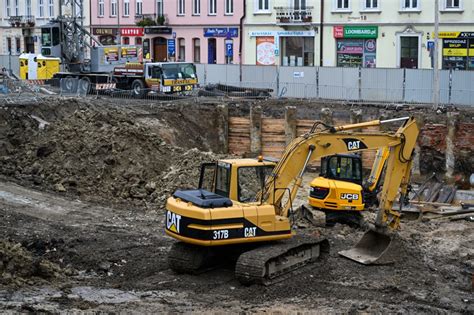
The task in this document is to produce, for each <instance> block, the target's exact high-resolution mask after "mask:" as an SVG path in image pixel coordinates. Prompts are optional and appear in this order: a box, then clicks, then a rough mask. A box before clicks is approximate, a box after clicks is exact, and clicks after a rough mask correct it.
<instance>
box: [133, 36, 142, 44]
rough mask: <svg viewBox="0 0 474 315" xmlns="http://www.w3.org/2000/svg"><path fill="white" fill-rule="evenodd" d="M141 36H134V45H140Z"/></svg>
mask: <svg viewBox="0 0 474 315" xmlns="http://www.w3.org/2000/svg"><path fill="white" fill-rule="evenodd" d="M142 42H143V41H142V38H141V37H135V45H141V44H142Z"/></svg>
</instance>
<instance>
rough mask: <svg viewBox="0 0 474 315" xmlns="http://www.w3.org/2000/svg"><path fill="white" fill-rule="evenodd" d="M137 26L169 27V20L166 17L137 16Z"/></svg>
mask: <svg viewBox="0 0 474 315" xmlns="http://www.w3.org/2000/svg"><path fill="white" fill-rule="evenodd" d="M135 24H136V25H137V26H141V27H147V26H164V25H168V18H167V16H166V15H156V14H137V15H135Z"/></svg>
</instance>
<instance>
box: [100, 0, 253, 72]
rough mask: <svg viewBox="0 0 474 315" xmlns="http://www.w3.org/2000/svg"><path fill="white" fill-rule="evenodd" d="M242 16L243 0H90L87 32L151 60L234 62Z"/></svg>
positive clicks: (238, 46) (237, 53) (106, 42)
mask: <svg viewBox="0 0 474 315" xmlns="http://www.w3.org/2000/svg"><path fill="white" fill-rule="evenodd" d="M243 15H244V1H243V0H91V29H92V34H93V35H94V36H96V37H97V38H98V39H99V41H100V42H101V43H102V44H103V45H116V44H118V43H122V44H127V45H137V46H140V47H141V48H142V52H143V57H144V59H145V60H151V61H164V60H170V61H171V60H179V61H189V62H195V63H219V64H224V63H239V62H240V58H239V52H240V36H241V33H242V30H241V27H240V25H241V24H240V23H241V18H242V17H243Z"/></svg>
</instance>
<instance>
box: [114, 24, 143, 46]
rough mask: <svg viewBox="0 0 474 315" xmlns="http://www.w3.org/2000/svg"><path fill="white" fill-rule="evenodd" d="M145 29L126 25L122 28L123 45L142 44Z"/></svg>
mask: <svg viewBox="0 0 474 315" xmlns="http://www.w3.org/2000/svg"><path fill="white" fill-rule="evenodd" d="M143 35H144V31H143V28H142V27H126V28H121V29H120V36H121V37H122V44H123V45H137V46H139V45H142V43H143V42H142V38H143Z"/></svg>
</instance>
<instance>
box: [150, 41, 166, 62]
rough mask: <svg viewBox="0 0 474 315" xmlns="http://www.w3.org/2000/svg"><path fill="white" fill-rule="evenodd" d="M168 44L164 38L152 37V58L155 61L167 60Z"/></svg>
mask: <svg viewBox="0 0 474 315" xmlns="http://www.w3.org/2000/svg"><path fill="white" fill-rule="evenodd" d="M167 57H168V46H167V43H166V38H163V37H155V38H154V39H153V60H154V61H156V62H159V61H167Z"/></svg>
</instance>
